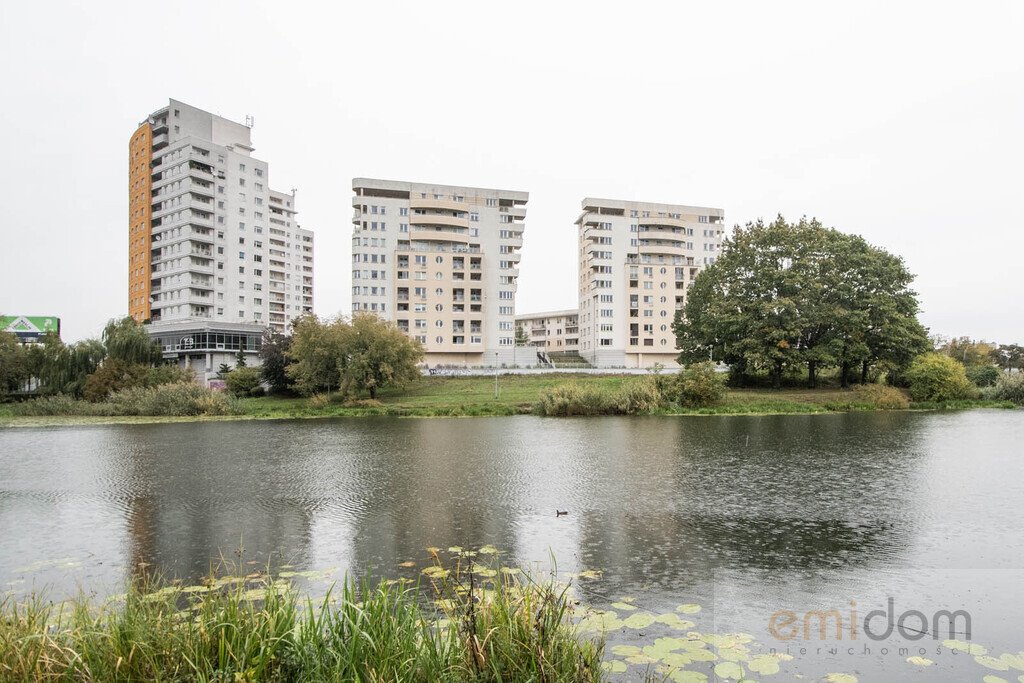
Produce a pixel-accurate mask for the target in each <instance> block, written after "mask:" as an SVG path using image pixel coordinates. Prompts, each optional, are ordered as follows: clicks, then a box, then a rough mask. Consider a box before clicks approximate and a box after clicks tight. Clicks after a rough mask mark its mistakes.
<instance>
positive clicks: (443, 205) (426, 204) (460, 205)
mask: <svg viewBox="0 0 1024 683" xmlns="http://www.w3.org/2000/svg"><path fill="white" fill-rule="evenodd" d="M409 209H410V210H411V211H415V210H416V209H430V210H433V211H454V212H456V213H468V212H469V205H468V204H466V203H465V202H456V201H452V200H451V199H423V198H420V199H409ZM410 218H415V216H410Z"/></svg>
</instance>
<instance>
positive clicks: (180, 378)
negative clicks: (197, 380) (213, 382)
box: [82, 358, 193, 403]
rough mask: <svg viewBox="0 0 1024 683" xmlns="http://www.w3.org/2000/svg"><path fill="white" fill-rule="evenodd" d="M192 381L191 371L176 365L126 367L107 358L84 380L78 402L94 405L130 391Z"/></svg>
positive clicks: (139, 364) (122, 363) (134, 365)
mask: <svg viewBox="0 0 1024 683" xmlns="http://www.w3.org/2000/svg"><path fill="white" fill-rule="evenodd" d="M192 379H193V375H192V371H191V370H188V369H185V368H181V367H178V366H177V365H158V366H156V367H150V366H148V365H145V364H143V363H128V362H126V361H123V360H118V359H116V358H108V359H107V360H105V361H104V362H103V365H101V366H100V367H99V368H97V369H96V371H95V372H94V373H92V374H91V375H89V376H88V377H87V378H86V379H85V385H84V387H83V389H82V398H84V399H85V400H86V401H91V402H93V403H98V402H100V401H104V400H106V398H107V396H109V395H110V394H112V393H114V392H115V391H120V390H122V389H130V388H132V387H155V386H160V385H161V384H173V383H176V382H188V381H191V380H192Z"/></svg>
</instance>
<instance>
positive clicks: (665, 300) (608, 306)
mask: <svg viewBox="0 0 1024 683" xmlns="http://www.w3.org/2000/svg"><path fill="white" fill-rule="evenodd" d="M582 205H583V213H582V214H581V215H580V217H579V218H578V219H577V220H576V227H577V229H578V230H579V267H580V270H579V302H580V307H579V351H580V355H581V356H583V357H584V358H585V359H586V360H587V361H588V362H590V363H592V364H593V365H595V366H597V367H630V368H644V367H651V366H652V365H654V364H655V363H660V364H662V365H665V366H667V367H673V368H674V367H678V363H677V362H676V357H677V355H678V351H677V350H676V339H675V333H674V332H673V331H672V322H673V320H674V318H675V314H676V311H677V310H679V309H681V308H682V307H683V305H684V303H685V301H686V290H687V288H688V287H689V286H690V283H692V282H693V279H694V278H695V277H696V276H697V273H698V272H700V269H701V268H702V267H703V266H705V265H708V264H711V263H714V261H715V258H716V257H717V256H718V252H719V249H720V247H721V240H722V234H723V229H724V220H725V215H724V214H725V212H724V211H723V210H722V209H712V208H705V207H696V206H684V205H678V204H656V203H651V202H634V201H620V200H612V199H592V198H587V199H584V200H583V202H582Z"/></svg>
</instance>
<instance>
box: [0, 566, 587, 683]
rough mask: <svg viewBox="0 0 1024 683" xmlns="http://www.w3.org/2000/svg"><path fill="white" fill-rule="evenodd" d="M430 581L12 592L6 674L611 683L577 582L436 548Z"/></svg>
mask: <svg viewBox="0 0 1024 683" xmlns="http://www.w3.org/2000/svg"><path fill="white" fill-rule="evenodd" d="M432 550H434V551H435V552H434V555H433V556H434V564H433V565H432V566H431V567H428V569H427V570H424V575H425V576H426V577H428V579H427V582H426V583H421V584H411V583H408V582H401V581H381V582H379V583H377V584H371V583H370V582H369V581H365V582H362V583H356V582H354V581H348V580H346V581H344V582H342V583H341V584H336V585H335V586H334V587H333V588H332V589H331V590H330V591H329V592H328V593H327V595H326V596H325V597H323V598H322V599H320V600H318V601H313V600H312V599H309V598H300V596H299V594H298V592H297V591H296V589H295V588H293V587H292V586H291V585H290V584H289V583H288V582H287V580H286V579H281V578H278V579H276V580H273V579H271V578H270V577H269V576H266V575H264V574H262V573H254V574H250V575H248V576H220V577H219V578H217V577H211V578H210V579H208V580H207V581H205V582H204V583H203V584H201V585H197V586H180V585H176V584H167V583H159V582H145V581H143V582H140V583H138V584H137V585H135V586H133V587H132V588H131V589H130V590H129V591H128V592H127V594H125V595H124V596H121V597H120V598H119V599H115V600H111V601H108V602H106V603H104V604H101V605H100V604H95V603H94V602H92V601H90V600H89V599H88V598H85V597H82V598H80V599H77V600H73V601H70V602H68V603H63V604H61V605H54V604H53V603H49V602H47V601H45V600H44V599H43V598H41V597H35V598H31V599H29V600H27V601H25V602H21V603H15V602H13V601H12V600H11V599H7V600H5V601H3V602H0V680H2V681H29V680H52V681H150V680H164V681H195V680H200V681H249V682H256V681H281V682H285V681H380V682H384V681H510V682H512V681H581V682H583V681H599V680H602V678H603V672H602V668H601V658H602V654H603V645H602V643H601V642H600V640H597V639H595V638H594V637H584V636H581V635H580V634H579V632H578V631H577V628H576V626H575V625H574V621H573V601H572V600H571V598H570V589H569V586H568V584H562V583H558V582H557V581H556V580H555V579H554V578H553V577H552V578H551V579H550V580H547V581H543V582H537V581H534V580H532V579H530V578H529V577H528V576H527V575H525V574H524V573H522V572H520V571H519V570H515V569H509V568H504V567H494V568H491V567H489V566H483V565H481V564H478V563H477V562H476V561H475V560H473V559H472V557H471V556H472V555H474V553H460V555H459V556H457V557H456V558H455V559H454V560H452V561H451V562H449V563H448V565H447V566H444V565H442V562H441V561H440V560H439V559H437V552H436V549H432Z"/></svg>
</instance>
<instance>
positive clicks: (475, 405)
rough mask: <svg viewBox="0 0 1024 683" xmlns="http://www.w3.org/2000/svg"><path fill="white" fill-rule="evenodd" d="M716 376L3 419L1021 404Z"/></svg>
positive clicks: (468, 383) (32, 406)
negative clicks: (749, 385) (741, 382)
mask: <svg viewBox="0 0 1024 683" xmlns="http://www.w3.org/2000/svg"><path fill="white" fill-rule="evenodd" d="M720 378H721V373H717V374H715V373H710V372H709V371H708V369H707V368H701V367H693V368H690V369H688V370H687V371H684V372H682V373H676V374H669V373H662V374H650V375H642V376H624V375H576V376H569V375H565V374H556V373H552V374H548V375H502V376H499V378H498V385H499V396H498V398H495V395H494V383H495V382H494V377H493V376H491V377H424V378H422V379H420V380H417V381H416V382H413V383H411V384H409V385H408V386H406V387H404V388H402V389H398V388H392V389H388V390H385V391H381V392H380V394H378V398H377V399H365V398H363V399H360V398H353V397H351V396H350V395H345V394H343V393H341V392H333V393H331V394H326V393H323V394H314V395H313V396H310V397H286V396H265V397H259V398H238V397H234V396H232V395H230V393H227V392H217V391H211V390H208V389H205V388H203V387H200V386H198V385H196V384H194V383H181V382H179V383H175V384H167V385H160V386H156V387H149V388H146V387H139V388H132V389H123V390H120V391H117V392H114V393H112V394H110V395H109V397H108V398H107V400H105V401H102V402H98V403H91V402H89V401H85V400H76V399H73V398H70V397H68V396H65V395H57V396H50V397H43V398H38V399H32V400H28V401H22V402H12V403H6V404H0V425H3V424H8V425H21V424H24V425H35V424H66V423H78V422H81V423H99V422H118V421H128V422H132V421H160V420H181V419H187V420H195V419H237V418H257V419H272V418H312V417H360V416H375V415H378V416H396V417H459V416H501V415H531V414H532V415H544V416H584V415H688V414H689V415H759V414H790V413H797V414H802V413H835V412H852V411H868V410H906V409H910V410H943V409H946V410H952V409H968V408H1013V407H1015V406H1019V405H1024V375H1019V374H1015V375H1007V376H1004V377H1003V378H1001V379H1000V380H999V381H998V382H997V383H996V384H995V386H991V387H985V388H983V389H980V390H975V391H973V392H972V393H970V394H968V396H967V397H959V398H953V397H950V396H948V395H943V393H944V389H942V387H941V385H940V388H939V390H938V391H936V392H935V394H933V395H929V394H927V393H926V394H924V395H923V396H921V399H922V400H917V399H914V398H912V397H911V395H910V394H909V393H908V392H907V391H905V390H903V389H898V388H895V387H888V386H885V385H881V384H864V385H857V386H855V387H853V388H851V389H840V388H830V389H825V388H823V389H798V388H789V389H780V390H776V389H767V388H753V389H735V388H725V387H723V386H722V382H721V379H720Z"/></svg>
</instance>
